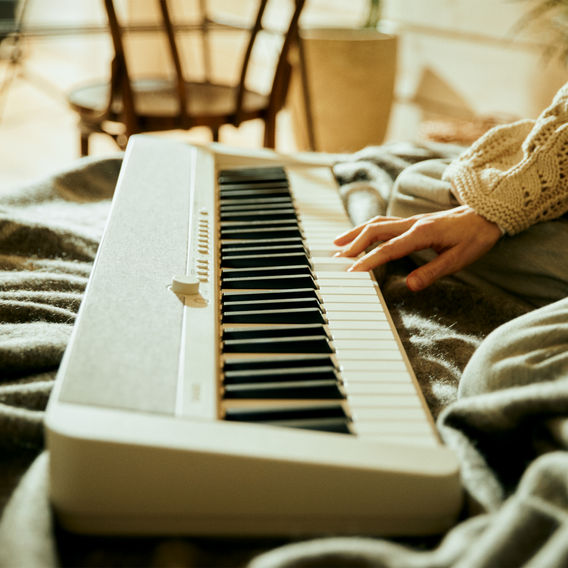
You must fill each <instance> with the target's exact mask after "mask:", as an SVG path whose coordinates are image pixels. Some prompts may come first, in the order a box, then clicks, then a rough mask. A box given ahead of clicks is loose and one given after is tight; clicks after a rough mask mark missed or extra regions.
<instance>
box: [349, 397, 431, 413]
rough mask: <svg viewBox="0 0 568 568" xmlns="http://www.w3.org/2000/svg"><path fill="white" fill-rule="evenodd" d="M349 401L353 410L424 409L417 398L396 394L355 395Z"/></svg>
mask: <svg viewBox="0 0 568 568" xmlns="http://www.w3.org/2000/svg"><path fill="white" fill-rule="evenodd" d="M347 400H348V401H349V404H350V406H351V408H354V409H360V408H374V409H377V411H378V410H379V409H383V408H420V409H421V408H422V403H421V401H420V399H419V398H418V397H417V396H413V395H394V394H390V395H389V394H381V395H371V394H353V395H349V396H348V398H347Z"/></svg>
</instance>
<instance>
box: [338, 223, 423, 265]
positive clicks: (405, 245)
mask: <svg viewBox="0 0 568 568" xmlns="http://www.w3.org/2000/svg"><path fill="white" fill-rule="evenodd" d="M429 242H430V241H425V240H424V237H423V236H422V234H421V233H418V234H417V233H416V232H413V231H405V232H403V233H402V234H400V235H398V236H395V237H393V238H391V239H390V240H388V241H386V242H384V243H382V244H380V245H379V246H377V247H375V248H374V249H373V250H372V251H370V252H369V253H367V254H366V255H364V256H362V257H361V258H360V259H359V260H357V261H356V262H354V263H353V265H352V266H351V267H350V268H349V269H348V270H349V271H350V272H354V271H357V272H362V271H366V270H372V269H373V268H376V267H377V266H381V265H383V264H386V263H387V262H390V261H391V260H397V259H399V258H402V257H404V256H407V255H409V254H410V253H412V252H415V251H417V250H422V249H424V248H429V246H430V245H429Z"/></svg>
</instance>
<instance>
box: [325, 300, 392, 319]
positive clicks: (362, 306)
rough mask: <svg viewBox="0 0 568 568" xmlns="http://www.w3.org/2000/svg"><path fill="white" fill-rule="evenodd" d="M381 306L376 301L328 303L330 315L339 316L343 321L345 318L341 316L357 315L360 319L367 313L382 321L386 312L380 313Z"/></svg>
mask: <svg viewBox="0 0 568 568" xmlns="http://www.w3.org/2000/svg"><path fill="white" fill-rule="evenodd" d="M379 306H380V304H379V303H378V301H377V302H374V301H371V302H354V303H349V302H326V307H327V309H328V311H329V312H330V313H333V314H338V317H339V318H341V319H343V316H342V315H341V316H339V314H346V313H350V314H356V315H355V317H360V315H361V313H367V314H369V315H370V316H372V317H375V318H377V319H382V318H384V317H385V314H384V312H383V311H382V310H381V311H379V310H378V309H377V308H378V307H379Z"/></svg>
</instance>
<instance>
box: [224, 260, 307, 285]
mask: <svg viewBox="0 0 568 568" xmlns="http://www.w3.org/2000/svg"><path fill="white" fill-rule="evenodd" d="M262 276H311V277H312V278H315V277H314V273H313V272H312V268H311V266H310V265H308V264H305V265H298V264H296V265H291V266H286V265H282V266H255V267H251V268H221V282H222V283H223V282H224V281H225V280H229V279H233V280H234V279H236V278H252V277H255V278H256V277H262Z"/></svg>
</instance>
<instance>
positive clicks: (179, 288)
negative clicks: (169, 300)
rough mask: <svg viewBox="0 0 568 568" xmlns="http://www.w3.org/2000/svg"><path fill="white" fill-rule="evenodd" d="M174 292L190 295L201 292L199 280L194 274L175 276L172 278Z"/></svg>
mask: <svg viewBox="0 0 568 568" xmlns="http://www.w3.org/2000/svg"><path fill="white" fill-rule="evenodd" d="M172 292H175V293H176V294H181V295H185V296H189V295H192V294H197V293H198V292H199V280H198V279H197V278H195V277H193V276H185V275H184V276H174V277H173V278H172Z"/></svg>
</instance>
